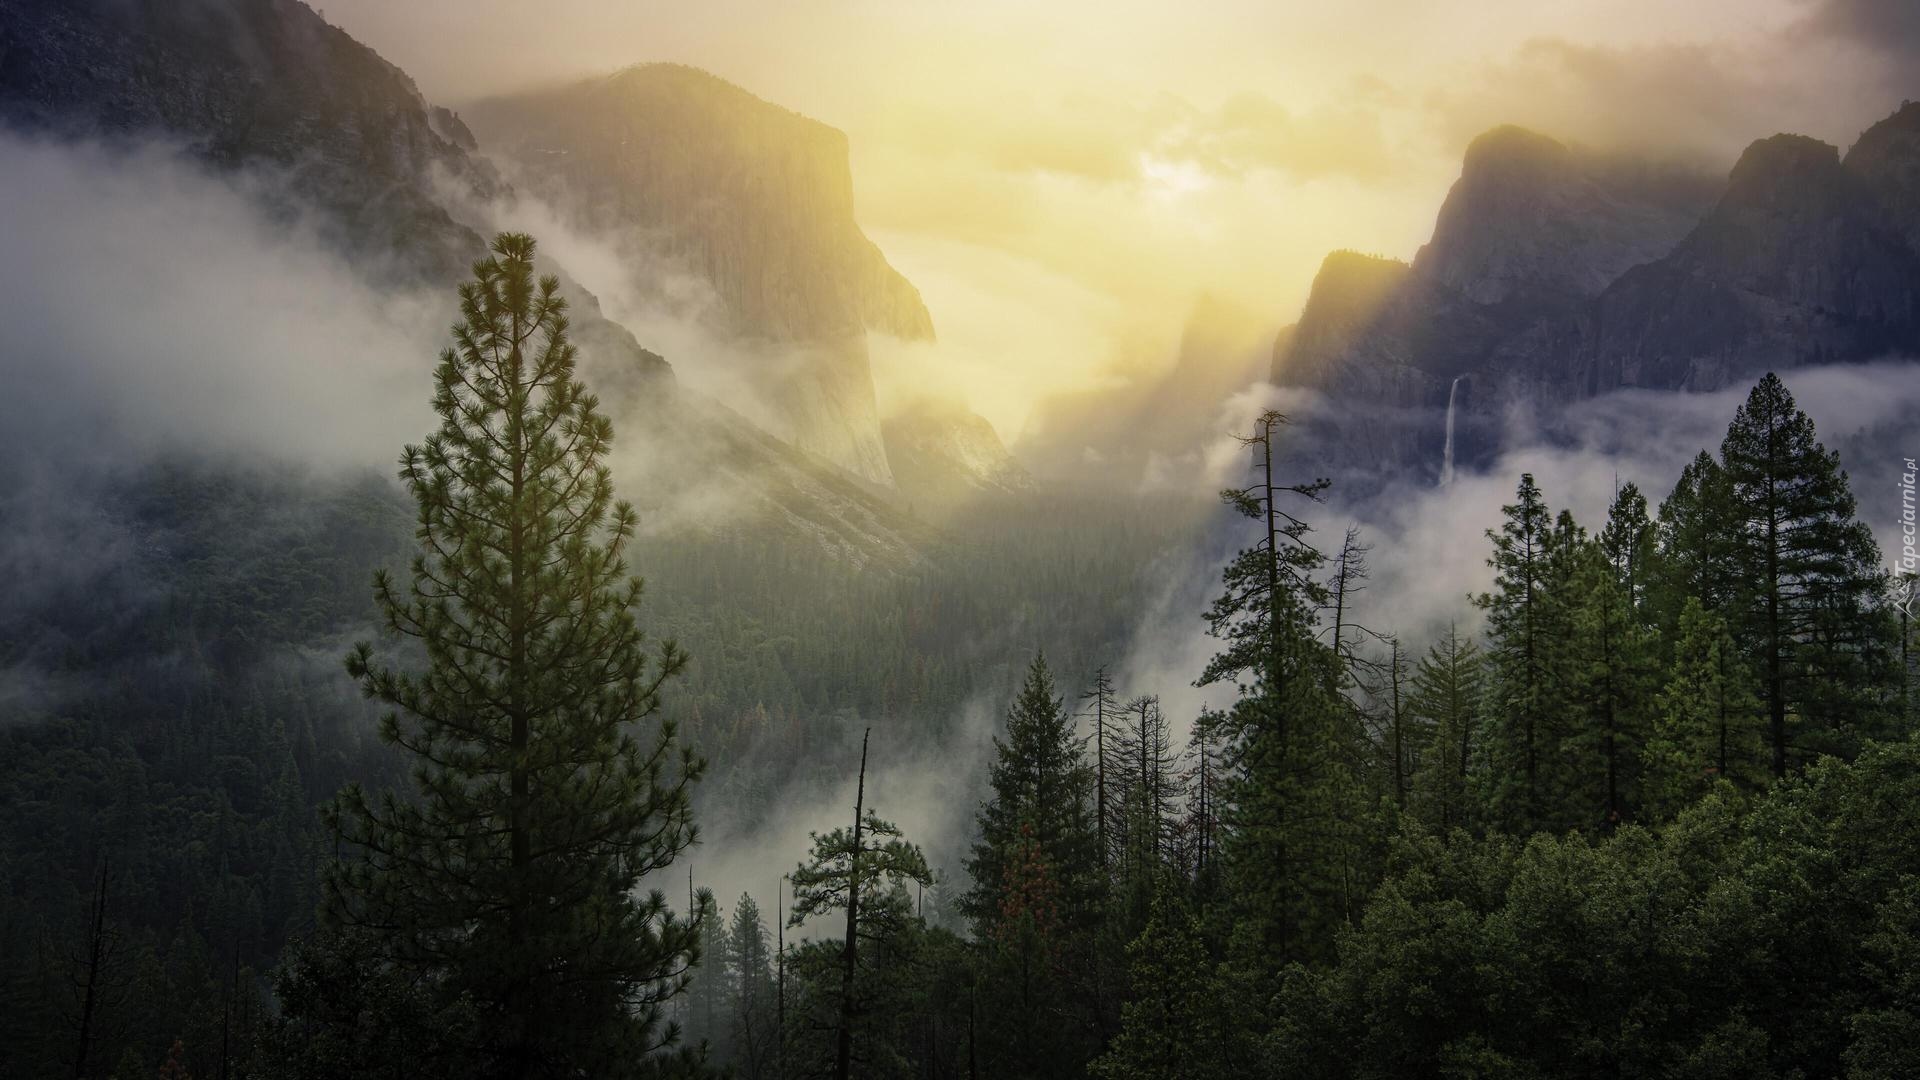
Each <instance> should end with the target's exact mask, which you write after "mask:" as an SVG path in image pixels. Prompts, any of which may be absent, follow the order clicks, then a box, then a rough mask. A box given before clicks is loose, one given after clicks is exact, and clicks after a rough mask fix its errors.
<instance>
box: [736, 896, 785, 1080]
mask: <svg viewBox="0 0 1920 1080" xmlns="http://www.w3.org/2000/svg"><path fill="white" fill-rule="evenodd" d="M772 955H773V952H772V949H771V948H769V946H768V942H767V926H766V923H765V922H763V921H762V920H761V918H760V905H758V904H756V903H754V900H753V897H752V896H750V895H748V894H746V893H741V894H740V901H739V903H737V904H735V905H734V908H733V925H732V927H731V929H730V930H729V932H728V934H727V952H726V954H725V956H724V957H723V958H722V959H723V962H724V963H725V965H726V969H727V985H728V988H729V989H730V990H731V1000H730V1002H729V1003H728V1009H727V1023H728V1030H727V1035H728V1039H727V1042H728V1047H729V1050H730V1055H729V1056H730V1060H731V1062H732V1065H733V1068H734V1071H735V1073H736V1074H737V1075H738V1076H740V1077H741V1078H742V1080H771V1078H773V1077H776V1076H778V1075H779V1073H778V1058H777V1051H778V1048H779V1034H780V1033H779V1031H778V1029H777V1028H776V1026H775V1025H776V1024H777V1022H778V1018H777V1010H776V1007H775V1006H776V1002H775V1000H774V998H775V994H776V993H777V990H776V988H775V986H774V972H773V962H772Z"/></svg>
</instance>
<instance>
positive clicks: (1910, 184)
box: [1842, 101, 1920, 251]
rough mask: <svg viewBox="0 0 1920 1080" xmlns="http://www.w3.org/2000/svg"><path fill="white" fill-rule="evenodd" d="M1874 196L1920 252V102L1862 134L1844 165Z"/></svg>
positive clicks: (1889, 221)
mask: <svg viewBox="0 0 1920 1080" xmlns="http://www.w3.org/2000/svg"><path fill="white" fill-rule="evenodd" d="M1842 164H1843V166H1844V167H1845V168H1846V170H1847V171H1848V172H1849V173H1851V174H1852V175H1854V176H1855V177H1857V178H1858V179H1859V181H1860V183H1861V185H1862V186H1863V187H1865V188H1866V189H1867V190H1868V191H1869V192H1870V193H1872V195H1873V197H1874V199H1875V200H1876V201H1877V202H1878V203H1879V206H1880V209H1881V212H1882V213H1884V214H1885V215H1886V221H1887V224H1888V225H1889V226H1890V227H1891V228H1893V229H1894V230H1896V231H1897V232H1899V233H1900V235H1901V236H1902V237H1904V238H1905V239H1906V241H1907V246H1908V247H1910V248H1912V249H1914V250H1915V251H1920V102H1915V101H1908V102H1903V103H1902V104H1901V106H1900V108H1899V110H1898V111H1896V112H1895V113H1894V114H1893V115H1892V116H1889V117H1887V118H1886V119H1885V120H1882V121H1880V122H1879V123H1877V124H1875V125H1873V126H1872V127H1870V128H1868V129H1867V130H1866V131H1865V132H1863V133H1861V135H1860V138H1859V139H1858V140H1856V141H1855V142H1854V144H1853V148H1852V149H1850V150H1848V151H1847V156H1846V159H1845V161H1844V162H1842Z"/></svg>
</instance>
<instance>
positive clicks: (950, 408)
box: [883, 401, 1035, 516]
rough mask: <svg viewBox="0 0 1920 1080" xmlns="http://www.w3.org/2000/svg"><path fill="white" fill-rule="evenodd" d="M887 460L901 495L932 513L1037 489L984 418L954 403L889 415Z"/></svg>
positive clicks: (926, 404)
mask: <svg viewBox="0 0 1920 1080" xmlns="http://www.w3.org/2000/svg"><path fill="white" fill-rule="evenodd" d="M883 430H884V432H885V435H886V440H887V458H888V460H890V461H891V462H892V463H893V475H894V478H895V480H896V482H897V483H898V484H899V486H900V493H901V495H902V496H903V497H904V498H906V499H907V500H908V501H909V502H911V503H912V504H913V505H914V508H915V509H916V510H917V511H927V512H931V513H934V514H935V515H936V516H937V515H938V514H940V513H942V512H952V511H958V510H963V509H965V507H966V505H967V504H968V503H971V502H973V501H974V500H977V499H980V498H982V497H991V496H1000V495H1018V494H1024V493H1027V492H1031V491H1034V490H1035V486H1034V482H1033V477H1031V476H1029V475H1028V474H1027V470H1026V469H1025V468H1024V467H1022V466H1021V464H1020V463H1019V462H1018V461H1016V460H1014V457H1013V455H1012V454H1009V453H1008V452H1007V448H1006V445H1005V444H1003V443H1002V442H1001V441H1000V435H999V433H998V432H996V431H994V430H993V425H992V424H990V423H988V422H987V421H986V419H985V418H984V417H982V416H979V415H977V414H975V413H973V412H970V411H968V410H966V409H964V408H961V407H959V406H956V405H949V404H945V403H936V402H931V401H922V402H918V403H916V404H915V405H914V406H912V407H910V408H907V409H905V410H903V411H902V412H901V413H899V414H898V415H896V416H892V417H889V418H888V419H887V422H886V424H885V425H884V427H883Z"/></svg>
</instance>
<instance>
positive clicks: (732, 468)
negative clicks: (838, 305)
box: [0, 0, 926, 566]
mask: <svg viewBox="0 0 1920 1080" xmlns="http://www.w3.org/2000/svg"><path fill="white" fill-rule="evenodd" d="M0 123H3V124H4V125H5V126H7V127H10V128H13V129H16V130H20V131H23V132H26V133H28V134H29V135H31V136H33V137H36V138H39V139H45V140H48V141H50V142H61V141H85V140H107V141H125V142H128V143H144V142H148V141H156V140H157V141H159V142H162V143H165V144H168V145H172V146H177V147H180V148H183V149H184V150H185V151H186V153H187V155H188V156H189V157H190V158H191V159H192V161H194V162H196V163H198V164H199V165H200V166H204V167H206V168H208V169H209V170H211V171H212V172H214V173H216V174H218V175H220V176H223V177H225V178H227V179H228V180H230V181H231V182H232V183H233V186H234V187H235V188H236V189H237V190H239V191H240V192H242V193H243V194H244V196H245V197H246V198H248V199H251V200H255V201H257V202H259V203H261V204H264V206H265V207H266V209H267V210H268V211H269V213H270V215H271V216H273V217H274V218H275V219H277V220H279V221H282V222H284V223H285V224H286V226H287V228H286V231H285V235H284V236H281V237H279V238H278V242H284V243H286V244H300V243H307V242H311V234H317V235H318V237H319V239H320V241H321V242H322V243H323V244H325V245H326V246H328V247H330V248H333V249H336V251H337V253H338V254H340V255H342V256H344V257H345V261H346V263H347V264H349V265H351V266H352V267H353V270H354V272H355V273H356V275H358V276H360V277H362V278H364V280H365V282H366V283H368V284H370V285H372V286H373V287H375V288H376V289H382V290H394V291H399V290H407V291H411V290H416V289H424V290H426V291H427V293H428V294H432V295H441V296H443V297H444V305H445V306H444V309H442V310H444V312H445V314H444V315H435V316H433V318H434V320H435V322H436V323H438V322H439V321H440V320H441V319H442V318H447V319H450V318H451V313H452V309H453V306H454V299H453V295H452V292H451V288H452V285H453V284H454V283H455V282H457V281H459V280H461V279H462V278H464V277H465V275H466V273H467V272H468V269H469V268H470V266H471V264H472V262H473V260H475V259H476V258H479V257H481V256H482V255H483V254H484V253H485V250H486V241H485V239H484V237H483V235H482V228H481V227H476V226H475V225H472V224H469V223H468V221H469V219H470V218H471V220H473V221H475V222H478V221H479V220H481V217H482V216H484V215H481V216H473V215H474V212H475V211H476V209H477V208H484V207H485V206H486V205H487V204H488V203H489V202H490V201H494V200H499V199H505V198H510V197H511V195H512V192H511V189H509V188H508V187H507V185H506V184H505V183H504V182H503V181H502V179H501V178H500V177H499V175H498V173H497V172H496V171H495V169H494V167H493V166H492V165H491V164H490V163H489V162H488V161H487V160H486V159H485V158H483V157H481V156H480V153H479V144H478V142H477V141H476V139H475V138H474V136H473V135H472V133H471V132H470V131H469V130H468V129H467V128H466V127H465V126H464V125H463V124H462V123H461V121H460V120H459V119H458V118H457V117H455V116H454V114H452V113H451V112H448V111H447V110H445V109H441V108H436V107H434V106H432V105H431V104H429V103H428V102H427V101H426V100H424V99H423V98H422V97H421V95H420V93H419V91H418V90H417V89H416V88H415V86H414V84H413V82H412V80H411V79H409V78H408V77H407V76H406V74H405V73H404V72H402V71H400V70H399V69H398V68H395V67H394V66H393V65H391V64H388V63H387V62H386V61H384V60H382V59H381V58H380V57H379V56H378V55H377V54H376V53H374V52H373V51H372V50H371V49H368V48H367V47H365V46H364V45H361V44H360V43H359V42H357V41H355V40H354V39H353V38H352V37H350V36H349V35H347V34H346V33H345V32H343V31H341V30H339V29H336V28H334V27H332V26H330V25H329V24H327V22H326V21H325V20H324V19H322V18H321V17H320V16H319V15H318V14H317V13H315V12H314V11H313V10H312V9H311V8H309V7H307V6H306V5H305V4H302V3H299V2H297V0H0ZM841 160H842V169H841V171H842V177H843V179H844V148H843V149H842V159H841ZM0 165H3V163H0ZM841 189H842V190H843V191H844V183H843V184H841ZM849 198H850V196H849ZM696 209H697V208H696ZM689 212H690V213H692V212H695V210H694V209H690V210H689ZM705 212H706V213H708V214H709V215H710V216H711V215H718V214H720V213H721V211H720V210H719V209H718V208H717V207H713V206H709V207H708V208H707V210H706V211H705ZM875 258H876V259H877V253H876V255H875ZM881 265H882V266H884V263H882V264H881ZM552 269H554V270H555V271H556V272H558V273H559V275H560V277H561V279H562V283H563V290H564V291H565V292H566V294H567V295H568V297H569V300H570V302H571V303H572V322H573V336H574V340H575V343H576V345H578V346H579V347H580V351H581V363H582V370H583V372H584V373H585V374H586V375H587V378H588V379H589V381H590V382H591V384H592V385H593V387H594V389H595V390H596V391H597V392H599V393H600V394H601V396H602V397H603V399H604V400H605V401H606V403H607V406H608V408H609V411H610V412H612V413H613V415H614V416H615V418H616V422H617V424H618V425H619V427H620V430H621V433H622V441H621V443H620V446H621V460H622V466H621V472H620V477H619V479H620V483H621V485H622V493H623V494H628V495H630V496H631V497H634V498H635V499H636V501H638V502H640V503H642V504H644V505H645V506H646V507H647V509H648V510H649V511H650V513H649V527H663V528H664V527H692V528H700V527H708V526H713V525H715V524H721V525H724V524H727V523H730V522H733V521H735V520H740V519H747V520H755V521H757V522H760V523H764V524H767V525H770V526H771V527H772V528H774V529H775V530H778V531H784V532H788V533H791V534H795V535H798V536H801V537H803V538H807V539H811V540H813V541H815V542H817V543H818V544H819V545H820V546H821V547H823V548H825V549H827V550H829V551H831V552H833V553H835V554H836V555H838V556H841V557H843V558H846V559H848V560H849V561H852V562H855V563H862V564H875V565H883V566H885V565H891V566H899V565H905V564H909V563H913V562H916V561H917V560H918V559H919V558H920V555H919V550H920V547H921V545H922V544H923V542H924V541H925V539H926V535H925V532H924V529H923V528H922V527H921V526H919V525H917V524H916V523H914V522H912V521H911V520H909V519H907V518H906V517H905V516H904V515H903V514H901V513H900V512H899V511H898V510H896V509H895V508H893V507H892V506H891V505H889V504H888V503H887V502H886V501H885V500H883V499H880V498H878V497H876V496H874V495H873V494H872V493H870V492H868V491H867V490H865V489H864V488H862V487H861V486H860V485H858V484H856V483H854V482H852V481H851V480H849V479H848V478H847V477H846V476H845V475H843V474H841V473H839V472H838V471H837V470H834V469H832V468H830V467H828V466H825V465H823V464H821V463H820V462H819V461H817V460H815V459H814V458H812V457H810V456H808V455H806V454H803V453H798V452H796V451H794V450H793V449H792V448H791V447H789V446H788V445H786V444H784V443H782V442H781V441H779V440H777V439H774V438H772V437H770V436H769V435H767V434H766V433H765V432H764V431H762V430H760V429H758V428H756V427H755V426H754V425H753V424H752V423H751V422H750V421H748V420H747V419H745V418H744V417H743V416H741V415H739V414H738V413H736V412H734V411H732V410H729V409H727V408H725V407H723V406H721V405H719V404H718V403H715V402H712V401H710V400H707V399H704V398H702V397H701V396H700V395H699V394H697V393H695V392H693V391H690V390H688V389H686V388H684V387H682V386H680V385H678V384H677V383H676V382H675V380H674V379H673V377H672V371H671V369H670V368H669V367H668V365H667V363H666V362H665V361H664V360H663V359H661V357H659V356H658V355H656V354H654V353H653V352H651V351H649V350H647V349H645V348H643V347H642V346H641V345H640V343H639V342H638V341H637V340H636V339H635V338H634V336H633V335H632V334H631V333H629V332H628V331H627V330H626V329H625V328H624V327H622V326H620V325H618V324H616V323H614V322H612V321H610V320H609V319H607V318H606V317H605V316H604V315H603V314H602V313H601V311H600V308H599V306H598V303H597V301H596V299H595V298H594V297H593V296H592V295H591V294H589V293H587V292H586V291H585V290H583V289H581V288H579V287H578V286H577V285H574V284H572V282H571V279H569V278H568V276H567V275H566V273H565V268H564V267H559V266H553V267H552ZM441 290H445V291H444V292H441ZM915 307H916V310H918V311H919V314H920V317H921V318H922V319H924V315H925V313H924V309H919V308H917V297H916V298H915ZM189 314H190V315H191V316H194V317H198V316H200V315H201V314H204V316H205V317H206V318H209V319H212V318H217V317H218V313H217V312H214V311H209V312H206V313H189ZM157 332H164V330H161V331H157ZM857 346H858V349H859V351H858V353H857V357H858V364H859V374H860V378H859V379H858V380H857V382H856V383H855V388H854V389H853V390H847V389H844V388H842V389H840V390H838V391H837V392H836V393H835V394H834V395H833V396H834V399H835V402H836V404H835V405H834V406H833V408H835V409H840V408H842V406H841V405H840V404H838V402H840V401H841V400H843V399H845V398H846V397H848V396H849V395H852V396H857V395H858V394H859V393H862V392H863V393H864V394H865V395H866V398H865V400H866V402H867V409H868V414H867V416H866V418H865V420H864V427H865V429H867V430H866V433H865V434H863V436H862V437H863V438H865V439H866V442H867V444H868V445H869V446H870V447H871V451H870V452H871V458H870V460H875V461H878V462H880V463H882V465H883V464H884V460H885V459H884V451H883V450H881V449H880V447H879V435H878V425H877V422H876V421H875V420H874V419H873V418H872V414H871V408H872V406H871V402H872V385H871V382H870V380H868V379H867V378H866V377H865V367H864V365H865V352H864V347H865V345H864V339H861V340H859V341H858V342H857ZM829 347H830V346H823V348H829ZM257 348H258V349H259V351H260V352H261V354H262V356H263V361H262V362H263V363H269V362H270V361H271V358H272V357H274V356H275V355H276V353H275V350H274V343H273V342H271V341H261V342H259V343H258V344H257ZM432 366H433V356H432V355H431V353H426V354H423V355H421V356H420V357H419V372H418V383H417V385H418V387H419V393H420V396H421V398H422V400H424V399H425V398H426V396H427V395H428V393H429V391H430V383H429V373H430V372H431V370H432ZM112 389H113V388H108V392H111V391H112ZM243 406H244V403H238V402H236V403H235V407H243Z"/></svg>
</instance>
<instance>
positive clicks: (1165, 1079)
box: [1088, 891, 1261, 1080]
mask: <svg viewBox="0 0 1920 1080" xmlns="http://www.w3.org/2000/svg"><path fill="white" fill-rule="evenodd" d="M1127 981H1128V983H1129V985H1130V988H1131V990H1132V995H1131V999H1130V1000H1129V1001H1128V1002H1127V1004H1126V1005H1125V1006H1124V1007H1123V1009H1122V1013H1121V1028H1120V1032H1119V1034H1118V1035H1117V1036H1116V1037H1115V1038H1114V1040H1113V1042H1112V1044H1111V1045H1110V1046H1109V1047H1108V1048H1107V1052H1106V1053H1105V1054H1103V1055H1101V1057H1100V1058H1099V1059H1098V1060H1096V1061H1095V1062H1093V1064H1092V1066H1091V1067H1090V1068H1089V1070H1088V1071H1089V1073H1091V1074H1092V1075H1093V1076H1095V1077H1099V1078H1102V1080H1188V1078H1191V1077H1202V1076H1204V1077H1216V1078H1221V1080H1226V1078H1230V1077H1239V1076H1253V1075H1261V1073H1259V1072H1256V1071H1255V1067H1254V1065H1253V1063H1254V1062H1256V1061H1258V1055H1257V1053H1256V1052H1255V1047H1253V1046H1252V1045H1250V1040H1248V1039H1247V1038H1245V1036H1244V1032H1243V1029H1241V1028H1239V1027H1238V1026H1237V1025H1235V1024H1234V1022H1233V1021H1234V1018H1235V1017H1236V1016H1239V1015H1242V1014H1243V1013H1244V1011H1245V1006H1246V1004H1247V1003H1246V1002H1244V1001H1235V1000H1232V999H1230V997H1229V996H1228V994H1227V993H1226V992H1225V990H1224V986H1223V983H1222V980H1221V979H1220V978H1219V976H1218V975H1217V974H1216V971H1215V968H1214V964H1213V962H1212V960H1211V958H1210V957H1209V956H1208V955H1207V950H1206V945H1205V943H1204V942H1203V941H1202V940H1201V937H1200V928H1199V925H1198V924H1197V923H1196V921H1195V920H1194V917H1193V915H1192V913H1191V912H1189V911H1188V910H1186V908H1185V907H1184V906H1183V905H1181V904H1180V903H1179V901H1178V900H1177V899H1176V898H1174V897H1173V896H1172V895H1170V894H1169V893H1167V892H1164V891H1163V892H1162V893H1161V894H1160V895H1159V896H1157V897H1156V898H1155V900H1154V904H1153V913H1152V916H1151V918H1150V919H1149V920H1148V921H1147V924H1146V927H1145V929H1143V930H1142V931H1141V933H1140V936H1139V937H1138V938H1136V939H1135V940H1134V941H1133V943H1132V944H1130V945H1128V946H1127Z"/></svg>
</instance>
